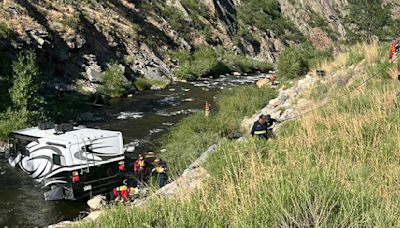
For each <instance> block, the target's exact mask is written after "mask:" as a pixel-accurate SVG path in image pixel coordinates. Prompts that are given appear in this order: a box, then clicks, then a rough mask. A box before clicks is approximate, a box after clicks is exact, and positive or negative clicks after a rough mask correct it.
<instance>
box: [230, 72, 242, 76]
mask: <svg viewBox="0 0 400 228" xmlns="http://www.w3.org/2000/svg"><path fill="white" fill-rule="evenodd" d="M232 75H233V76H241V75H242V74H241V73H239V72H237V71H235V72H233V73H232Z"/></svg>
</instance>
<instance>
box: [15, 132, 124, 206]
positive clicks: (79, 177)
mask: <svg viewBox="0 0 400 228" xmlns="http://www.w3.org/2000/svg"><path fill="white" fill-rule="evenodd" d="M8 156H9V162H10V164H11V165H12V166H16V165H18V166H19V167H20V168H21V169H22V170H23V171H24V172H25V173H27V174H28V175H29V176H31V177H32V178H33V179H34V180H36V181H37V182H40V184H41V186H42V187H47V188H49V189H50V190H49V191H47V192H46V193H45V199H46V200H61V199H67V200H77V199H82V198H85V197H88V196H91V195H92V194H98V193H102V192H105V191H108V190H110V189H112V188H113V187H116V186H119V185H120V184H121V182H122V179H123V172H122V171H121V170H123V169H121V165H122V166H123V165H124V158H125V157H124V149H123V139H122V134H121V133H120V132H116V131H107V130H98V129H90V128H76V127H73V126H72V125H58V126H57V125H55V126H54V125H53V126H51V125H50V126H49V125H47V126H46V125H43V124H42V125H39V127H34V128H28V129H23V130H19V131H14V132H12V133H11V134H10V136H9V153H8Z"/></svg>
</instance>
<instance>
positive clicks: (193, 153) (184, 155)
mask: <svg viewBox="0 0 400 228" xmlns="http://www.w3.org/2000/svg"><path fill="white" fill-rule="evenodd" d="M275 95H276V92H275V91H274V90H272V89H269V88H261V89H260V88H257V87H256V86H243V87H238V88H235V89H233V90H231V91H226V92H224V93H223V94H221V95H220V96H218V99H217V107H216V108H217V110H218V112H217V113H213V115H211V116H210V117H208V118H206V117H205V116H204V113H203V112H200V113H196V114H194V115H191V116H189V117H187V118H185V119H184V120H182V121H181V122H180V123H179V124H178V125H176V126H175V127H174V128H173V129H172V130H171V132H170V133H169V134H168V135H167V136H166V137H165V138H164V139H163V140H162V145H163V148H165V149H166V152H165V153H163V154H162V156H163V158H164V159H165V160H166V161H169V162H173V164H174V165H173V166H171V169H172V170H173V173H175V174H176V173H180V172H182V171H183V170H184V169H185V168H186V167H187V166H188V165H189V164H190V163H191V162H192V161H193V160H195V159H196V158H197V157H198V156H199V155H200V154H201V153H202V152H204V151H205V150H206V149H207V148H208V147H209V146H211V145H212V144H214V143H217V142H218V141H219V140H220V139H221V138H222V137H224V136H229V135H231V134H232V133H237V132H240V131H241V129H240V124H241V121H242V119H243V117H244V116H246V115H251V114H253V113H254V112H255V111H257V110H258V109H260V108H262V107H264V106H265V105H266V102H267V101H268V100H270V99H272V98H273V97H274V96H275Z"/></svg>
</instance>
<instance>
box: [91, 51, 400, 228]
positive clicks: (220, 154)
mask: <svg viewBox="0 0 400 228" xmlns="http://www.w3.org/2000/svg"><path fill="white" fill-rule="evenodd" d="M386 48H387V46H378V45H376V44H372V45H358V46H356V47H355V48H354V49H352V50H351V51H350V52H348V53H344V54H341V55H339V56H338V57H337V58H336V59H335V60H334V61H330V62H327V63H325V64H323V67H324V69H325V70H327V71H328V72H329V73H333V74H334V75H335V76H334V77H332V79H331V80H328V81H326V82H325V84H323V83H321V84H320V86H317V87H316V88H315V89H318V87H327V89H326V90H320V89H318V90H319V91H320V92H321V91H325V92H321V95H323V96H322V97H320V98H317V97H312V96H311V94H312V92H311V93H310V99H315V102H316V105H318V104H319V103H320V102H323V101H326V100H328V101H329V102H328V103H325V106H323V108H320V109H317V110H315V111H313V112H310V113H308V114H307V115H305V116H303V117H302V118H301V119H298V120H295V121H291V122H288V123H286V124H284V125H283V126H282V127H281V129H280V132H279V136H278V138H277V140H274V141H269V142H265V141H259V140H248V141H246V142H234V141H232V142H225V143H222V144H221V146H220V147H219V149H218V150H217V151H216V152H215V153H214V154H213V155H212V156H211V157H210V159H209V164H208V166H207V170H208V171H209V173H210V174H211V178H210V179H209V180H208V182H207V183H204V185H203V186H202V188H201V189H199V190H198V191H196V192H194V193H191V195H190V197H183V198H179V199H178V198H176V199H154V200H152V201H150V203H149V204H148V205H147V206H146V207H145V208H126V207H112V208H111V209H109V210H108V211H107V213H106V214H103V216H102V217H101V218H100V220H99V221H97V222H95V223H92V224H91V223H86V224H85V225H84V226H86V227H94V226H96V224H98V223H100V224H102V225H104V226H110V227H114V226H132V225H138V224H141V225H147V226H156V227H158V226H160V227H161V226H162V227H187V226H190V227H192V226H221V227H222V226H235V227H249V226H250V227H259V226H268V227H279V226H285V227H292V226H299V227H302V226H319V227H326V226H329V227H330V226H334V227H349V226H377V227H387V226H399V225H400V224H399V220H398V219H397V218H398V217H399V215H400V210H399V208H400V198H399V195H398V184H397V183H398V182H399V181H400V180H399V176H398V172H399V168H398V160H399V159H400V157H399V154H398V151H399V150H400V147H399V144H398V143H397V142H398V138H399V137H400V135H399V132H400V131H399V129H400V113H399V110H398V102H400V101H399V100H398V98H397V93H398V82H397V81H395V80H392V79H391V78H392V77H393V76H395V69H396V67H395V66H392V65H389V64H388V63H387V57H386V52H385V50H386ZM352 52H353V54H352ZM354 53H358V54H359V56H362V58H358V59H357V60H352V56H353V55H354ZM349 64H351V65H349ZM377 72H378V73H379V74H376V73H377ZM371 76H373V77H372V78H371V79H370V80H369V81H366V82H365V83H362V82H364V81H365V80H366V79H367V78H369V77H371ZM344 93H346V94H349V95H348V96H343V94H344ZM305 98H307V97H305ZM217 115H218V114H217ZM204 121H205V122H206V121H207V120H204ZM178 128H179V127H178ZM196 133H197V132H196ZM190 144H191V143H188V144H186V145H190Z"/></svg>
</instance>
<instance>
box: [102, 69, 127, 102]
mask: <svg viewBox="0 0 400 228" xmlns="http://www.w3.org/2000/svg"><path fill="white" fill-rule="evenodd" d="M102 80H103V85H102V87H101V88H100V91H101V93H103V94H105V95H108V96H110V97H121V96H122V95H123V94H124V92H125V87H124V70H123V69H122V68H121V67H120V66H119V64H118V63H117V62H113V63H111V64H109V66H108V69H107V70H106V71H104V72H103V74H102Z"/></svg>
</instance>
